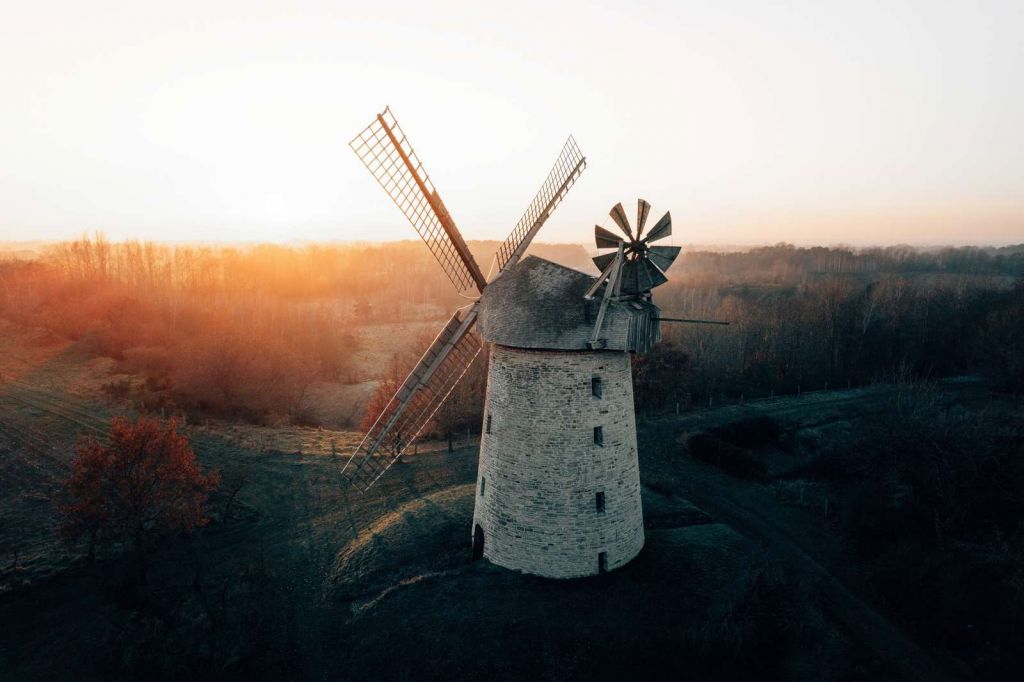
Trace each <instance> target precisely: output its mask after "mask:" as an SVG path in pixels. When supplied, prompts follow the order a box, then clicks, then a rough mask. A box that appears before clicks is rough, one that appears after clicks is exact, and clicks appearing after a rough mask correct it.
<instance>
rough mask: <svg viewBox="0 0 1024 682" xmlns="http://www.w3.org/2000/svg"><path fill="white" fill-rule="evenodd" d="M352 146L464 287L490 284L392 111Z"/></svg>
mask: <svg viewBox="0 0 1024 682" xmlns="http://www.w3.org/2000/svg"><path fill="white" fill-rule="evenodd" d="M349 146H350V147H352V150H353V151H354V152H355V153H356V156H358V157H359V160H360V161H362V162H363V164H364V165H365V166H366V168H367V170H369V171H370V174H371V175H373V177H374V178H375V179H376V180H377V182H378V183H380V186H381V187H383V188H384V191H385V192H386V193H387V195H388V196H389V197H391V200H392V201H394V202H395V205H396V206H398V208H399V209H400V210H401V211H402V213H403V214H404V215H405V217H406V218H407V219H408V221H409V222H410V223H411V224H412V226H413V227H414V228H415V229H416V232H417V233H418V234H419V235H420V237H421V238H422V239H423V241H424V242H426V244H427V247H428V248H429V249H430V252H431V253H432V254H434V258H436V259H437V262H438V263H440V264H441V267H442V268H443V269H444V271H445V274H446V275H448V278H449V279H450V280H451V281H452V284H454V285H455V288H456V289H458V290H459V291H465V290H466V289H470V288H473V287H475V288H476V289H478V290H480V291H483V288H484V287H485V286H486V285H487V281H486V279H485V278H484V275H483V273H482V272H481V271H480V267H479V266H478V265H477V263H476V261H475V260H474V259H473V255H472V254H471V253H470V252H469V247H468V246H466V242H465V241H464V240H463V239H462V235H461V234H460V233H459V230H458V228H457V227H456V226H455V221H454V220H452V217H451V215H450V214H449V213H448V209H447V208H446V207H445V205H444V202H443V201H441V197H440V195H438V193H437V190H436V189H435V188H434V185H433V183H432V182H431V181H430V176H429V175H428V174H427V171H426V170H425V169H424V168H423V164H422V163H421V162H420V160H419V158H418V157H417V156H416V151H415V150H414V149H413V148H412V145H411V144H410V143H409V140H408V138H407V137H406V136H405V133H404V132H403V131H402V128H401V127H400V126H399V125H398V121H396V120H395V117H394V115H392V113H391V110H390V109H385V110H384V111H383V112H382V113H380V114H377V118H376V119H374V121H373V123H371V124H370V125H368V126H367V127H366V128H365V129H364V130H363V131H362V132H361V133H359V134H358V135H356V136H355V137H354V138H353V139H352V141H351V142H349Z"/></svg>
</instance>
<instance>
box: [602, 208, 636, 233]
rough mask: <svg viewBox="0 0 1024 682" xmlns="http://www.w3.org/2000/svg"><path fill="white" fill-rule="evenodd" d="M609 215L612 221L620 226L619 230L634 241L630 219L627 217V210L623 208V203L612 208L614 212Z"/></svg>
mask: <svg viewBox="0 0 1024 682" xmlns="http://www.w3.org/2000/svg"><path fill="white" fill-rule="evenodd" d="M608 215H610V216H611V217H612V220H614V221H615V224H616V225H618V226H619V229H620V230H622V231H623V232H625V233H626V236H627V237H629V238H630V239H633V230H632V229H630V227H629V218H627V217H626V210H625V209H624V208H622V202H619V203H617V204H615V205H614V206H612V210H611V211H609V212H608Z"/></svg>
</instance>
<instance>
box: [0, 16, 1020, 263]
mask: <svg viewBox="0 0 1024 682" xmlns="http://www.w3.org/2000/svg"><path fill="white" fill-rule="evenodd" d="M1022 20H1024V9H1022V5H1021V4H1020V3H1014V2H984V3H968V2H946V3H941V4H936V3H928V2H909V3H896V4H893V3H878V4H874V5H871V6H865V5H864V4H863V3H858V4H857V5H855V6H852V5H851V6H847V7H846V8H844V7H841V6H835V5H833V4H832V3H811V2H799V3H787V4H786V5H785V7H779V6H772V7H771V9H770V10H769V9H768V8H767V7H764V6H762V5H761V4H760V3H755V2H743V1H738V2H724V3H715V4H714V5H713V6H712V5H709V4H707V3H670V2H648V3H616V4H600V5H599V4H588V3H514V4H510V5H506V6H504V7H496V6H491V5H489V4H486V3H484V4H481V3H451V2H447V3H410V4H408V5H405V6H402V5H396V4H395V3H387V4H385V5H375V4H373V3H357V4H352V3H327V2H324V3H313V2H307V3H299V4H297V5H291V4H289V5H282V4H280V3H241V2H225V3H217V4H215V5H214V4H211V3H195V2H183V3H175V4H174V5H163V6H158V5H153V4H144V3H128V2H96V3H85V4H83V3H72V2H39V3H22V4H20V5H10V4H9V5H8V6H7V8H6V9H5V10H3V12H2V22H0V23H2V26H3V28H0V32H2V36H3V40H0V57H2V59H3V61H4V63H5V64H7V65H8V68H5V69H3V71H2V72H0V92H2V97H3V100H4V106H3V107H0V131H2V132H0V158H3V159H4V161H3V163H2V164H0V206H2V207H3V210H2V211H0V240H25V239H59V238H68V237H73V236H76V235H79V234H81V233H82V232H84V231H86V230H89V231H91V230H95V229H102V230H104V231H105V232H106V233H107V234H108V235H109V236H110V237H111V238H114V239H126V238H137V239H152V240H161V241H178V240H226V241H235V240H240V241H278V242H283V241H289V240H345V241H348V240H390V239H404V238H411V237H413V236H414V235H413V234H411V232H410V230H409V229H408V226H407V225H406V224H405V223H404V221H403V220H402V219H401V216H399V215H398V214H397V213H396V212H395V211H394V209H393V207H392V206H390V205H389V204H388V203H387V202H386V199H385V198H384V197H383V196H382V195H381V194H380V193H379V192H377V191H375V190H376V188H375V187H374V186H373V182H372V179H370V178H369V177H367V176H366V174H365V171H364V170H363V169H362V167H361V166H360V164H359V163H358V162H357V161H356V160H355V159H354V158H353V156H352V154H351V152H350V150H349V149H348V147H347V142H348V140H349V139H350V137H351V136H352V135H353V134H354V133H355V132H357V131H358V130H360V129H361V128H362V127H363V126H365V125H366V124H367V123H368V122H369V120H370V119H371V118H372V116H373V115H374V113H376V112H377V111H380V110H382V109H383V108H384V106H385V105H390V106H391V107H392V108H393V110H394V111H395V113H396V115H397V116H398V117H399V118H400V120H401V121H402V122H403V125H404V127H405V129H406V131H407V132H408V133H409V135H410V138H411V139H412V141H413V144H414V145H415V146H416V147H417V150H418V152H419V155H420V157H421V158H422V159H423V161H424V163H425V164H426V166H427V169H428V171H429V172H430V173H431V175H432V177H433V179H434V181H435V183H436V184H437V186H438V188H439V190H440V191H441V193H442V196H443V197H444V199H445V201H446V203H447V204H448V206H449V208H450V209H451V211H452V213H453V215H454V217H455V219H456V221H457V222H458V223H459V225H460V226H461V227H462V229H463V232H464V233H465V234H466V236H467V238H470V239H500V238H503V237H504V236H505V235H506V234H507V233H508V231H509V229H510V228H511V226H512V225H513V224H514V223H515V221H516V219H517V218H518V217H519V214H520V213H521V212H522V210H523V209H524V208H525V206H526V205H527V203H528V202H529V200H530V198H531V197H532V196H533V193H534V192H535V191H536V188H537V186H538V185H539V183H540V182H541V180H542V179H543V177H544V175H545V173H546V172H547V170H548V167H549V166H550V163H551V162H552V161H553V159H554V156H555V155H556V154H557V152H558V149H559V147H560V145H561V143H562V141H563V140H564V139H565V137H566V136H567V135H568V134H570V133H572V134H574V135H575V136H576V139H577V140H578V141H579V143H580V146H581V148H582V149H583V151H584V153H585V154H586V155H587V157H588V159H589V170H588V173H587V176H586V177H585V179H584V180H583V181H582V182H581V183H580V184H579V187H578V188H577V189H576V190H575V191H574V195H573V197H572V200H571V201H569V202H567V203H566V205H565V206H564V207H562V208H561V209H560V211H559V214H558V216H557V217H556V218H555V219H553V220H552V222H551V223H550V224H549V225H548V226H547V227H546V228H545V232H544V235H543V236H542V240H544V241H575V242H581V241H584V240H585V239H586V235H587V233H588V231H589V229H590V228H591V226H592V225H593V224H594V223H595V222H600V221H601V220H602V219H603V217H604V215H605V213H606V211H607V206H609V205H611V204H612V203H614V202H615V201H619V200H627V199H630V200H631V198H633V197H635V196H637V195H640V194H643V195H644V196H646V197H647V198H648V199H649V200H650V201H651V202H652V203H653V204H655V205H657V206H664V207H669V208H671V209H672V210H673V213H674V215H676V216H677V220H678V224H679V228H680V229H679V230H678V235H677V239H678V240H680V241H679V242H678V243H685V242H691V241H692V242H700V243H719V244H726V243H766V242H777V241H781V240H788V241H794V242H797V243H837V242H847V243H853V244H868V243H898V242H910V243H1006V242H1011V241H1014V240H1017V241H1019V240H1020V238H1021V236H1022V235H1024V199H1022V198H1021V197H1022V196H1024V192H1022V190H1024V134H1022V132H1021V130H1020V121H1021V120H1024V90H1022V89H1021V88H1020V83H1021V82H1024V48H1022V45H1024V41H1021V40H1020V36H1021V31H1022V25H1024V22H1022ZM12 67H13V68H12Z"/></svg>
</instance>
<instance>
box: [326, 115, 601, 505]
mask: <svg viewBox="0 0 1024 682" xmlns="http://www.w3.org/2000/svg"><path fill="white" fill-rule="evenodd" d="M349 145H350V146H351V147H352V149H353V151H355V153H356V155H357V156H358V157H359V158H360V160H361V161H362V162H363V163H364V164H365V165H366V167H367V169H369V171H370V173H371V174H372V175H373V177H374V178H376V179H377V182H379V183H380V185H381V187H383V188H384V191H385V192H387V194H388V196H390V197H391V199H392V200H393V201H394V202H395V204H396V205H397V206H398V207H399V208H400V209H401V210H402V213H404V214H405V217H406V218H408V219H409V222H410V223H412V225H413V227H414V228H416V231H417V232H418V233H419V235H420V237H422V238H423V241H425V242H426V243H427V246H428V247H429V248H430V251H431V252H432V253H433V254H434V257H435V258H437V260H438V262H439V263H440V264H441V267H442V268H444V271H445V273H446V274H447V275H448V277H449V279H451V281H452V283H453V284H454V285H455V287H456V288H457V289H459V290H460V291H462V290H465V289H467V288H469V287H471V286H473V285H475V286H476V288H477V289H478V290H480V291H483V289H484V287H486V286H487V281H486V279H485V278H484V276H483V274H482V273H481V272H480V268H479V267H478V266H477V264H476V261H475V260H473V256H472V255H471V254H470V253H469V249H468V247H467V246H466V243H465V241H463V239H462V236H461V235H460V234H459V231H458V228H456V227H455V223H454V221H453V220H452V218H451V216H450V215H449V214H448V210H447V209H446V208H445V206H444V203H443V202H442V201H441V198H440V197H439V196H438V194H437V190H435V189H434V186H433V184H432V183H431V182H430V177H429V176H428V175H427V173H426V171H425V170H424V169H423V165H422V164H421V163H420V161H419V159H418V158H417V156H416V152H415V151H414V150H413V148H412V146H411V145H410V144H409V142H408V140H407V138H406V136H405V133H404V132H402V129H401V127H399V125H398V122H397V121H396V120H395V118H394V116H393V115H392V114H391V110H390V109H385V110H384V111H383V112H382V113H380V114H378V115H377V118H376V120H375V121H374V122H373V123H371V124H370V125H369V126H367V127H366V129H364V130H363V131H362V132H361V133H359V135H357V136H356V137H355V138H354V139H353V140H352V142H350V143H349ZM585 166H586V159H584V158H583V155H582V154H581V153H580V150H579V147H577V146H576V142H575V140H573V139H572V137H570V138H569V140H568V141H567V142H566V143H565V145H564V146H563V147H562V152H561V154H559V156H558V160H557V161H556V162H555V166H554V168H552V169H551V172H550V173H549V174H548V177H547V179H546V180H545V181H544V184H543V185H542V186H541V189H540V191H539V192H538V193H537V196H535V197H534V199H533V202H532V203H531V204H530V206H529V208H528V209H527V210H526V213H525V214H524V215H523V217H522V218H520V219H519V222H518V223H517V224H516V227H515V228H514V229H513V230H512V234H511V235H510V236H509V238H508V239H507V240H505V242H504V244H502V246H501V248H500V249H499V251H498V256H497V258H498V262H499V265H500V266H501V268H502V269H504V268H506V267H510V266H511V265H514V264H515V263H516V262H517V261H518V260H519V258H520V257H521V256H522V255H523V253H524V252H525V251H526V248H527V247H528V246H529V245H530V241H531V240H532V239H533V238H534V236H535V235H536V234H537V231H538V230H539V229H540V227H541V226H542V225H543V224H544V222H545V221H546V220H547V219H548V217H549V216H550V215H551V213H552V211H553V210H554V209H555V207H556V206H557V205H558V204H559V203H560V202H561V201H562V199H563V198H565V195H566V193H567V192H568V191H569V188H570V187H571V186H572V185H573V183H574V182H575V181H576V179H577V178H578V177H579V176H580V173H582V172H583V169H584V167H585ZM476 317H477V304H475V303H474V304H473V306H472V307H470V308H469V309H468V310H467V311H466V313H465V314H464V315H463V316H460V315H459V313H455V315H453V316H452V318H451V319H450V320H449V321H448V324H446V325H445V326H444V328H443V329H442V330H441V333H440V334H438V336H437V338H436V339H434V342H433V343H431V344H430V347H429V348H428V349H427V352H426V353H424V354H423V357H422V358H420V360H419V362H418V363H417V364H416V367H415V368H414V369H413V370H412V372H410V373H409V376H408V377H406V379H405V381H404V382H403V383H402V385H401V387H399V389H398V391H397V392H396V393H395V395H394V397H393V398H392V399H391V401H390V402H389V403H388V405H387V407H385V408H384V410H383V412H381V414H380V415H379V416H378V417H377V420H376V421H375V422H374V424H373V426H372V427H371V428H370V430H369V432H368V433H367V434H366V436H365V437H364V438H363V440H362V442H361V443H360V444H359V447H358V448H357V449H356V452H355V453H354V454H353V455H352V456H351V457H350V458H349V460H348V461H347V462H346V463H345V468H344V469H342V473H343V474H344V475H345V476H346V477H347V478H348V479H349V481H350V482H352V483H353V484H354V485H356V486H357V487H360V488H362V489H364V490H365V489H366V488H369V487H370V486H371V485H373V484H374V482H376V480H377V479H378V478H380V477H381V475H383V474H384V472H385V471H387V470H388V468H390V467H391V465H392V464H394V463H395V462H396V461H397V460H398V458H399V457H401V456H402V454H403V453H404V452H405V451H406V450H408V448H409V446H410V445H412V443H413V442H414V441H415V440H416V438H417V437H419V435H420V433H421V432H422V431H423V429H424V427H425V426H426V425H427V423H428V422H430V419H431V418H432V417H433V416H434V413H435V412H437V410H438V408H439V407H441V405H442V404H443V403H444V401H445V399H447V397H448V395H449V394H450V393H451V392H452V389H454V388H455V386H456V385H457V384H458V382H459V380H461V379H462V376H463V375H464V374H465V373H466V371H467V370H468V369H469V366H470V365H471V364H472V362H473V360H475V359H476V357H477V355H479V353H480V350H481V343H480V340H479V339H478V338H477V336H476V335H475V334H474V333H473V332H472V328H473V325H474V324H475V323H476Z"/></svg>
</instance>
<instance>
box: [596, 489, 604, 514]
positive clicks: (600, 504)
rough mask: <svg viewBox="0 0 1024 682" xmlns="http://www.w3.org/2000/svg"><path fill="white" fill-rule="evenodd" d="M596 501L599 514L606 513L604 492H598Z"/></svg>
mask: <svg viewBox="0 0 1024 682" xmlns="http://www.w3.org/2000/svg"><path fill="white" fill-rule="evenodd" d="M596 501H597V513H598V514H603V513H604V493H598V494H597V496H596Z"/></svg>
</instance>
